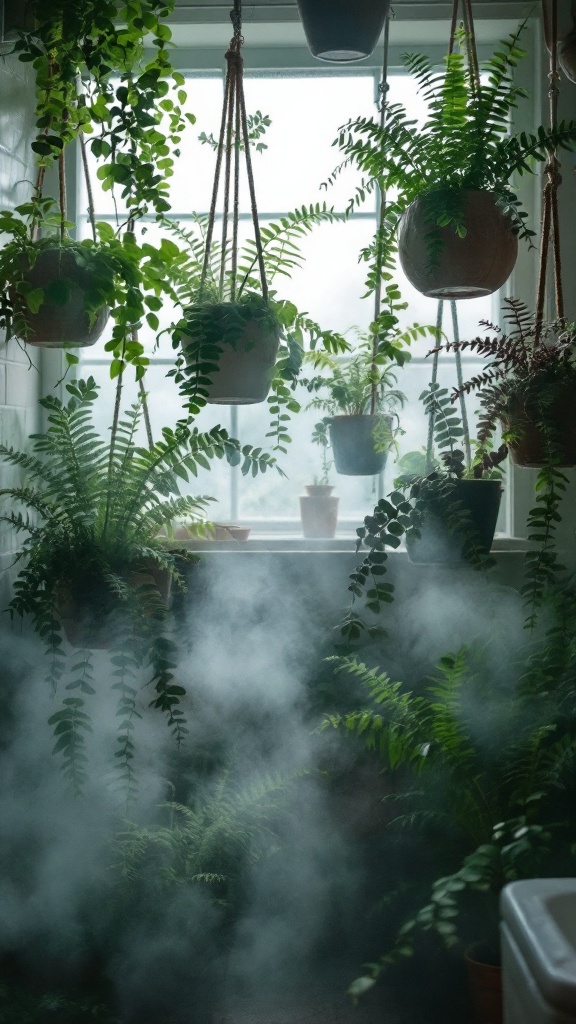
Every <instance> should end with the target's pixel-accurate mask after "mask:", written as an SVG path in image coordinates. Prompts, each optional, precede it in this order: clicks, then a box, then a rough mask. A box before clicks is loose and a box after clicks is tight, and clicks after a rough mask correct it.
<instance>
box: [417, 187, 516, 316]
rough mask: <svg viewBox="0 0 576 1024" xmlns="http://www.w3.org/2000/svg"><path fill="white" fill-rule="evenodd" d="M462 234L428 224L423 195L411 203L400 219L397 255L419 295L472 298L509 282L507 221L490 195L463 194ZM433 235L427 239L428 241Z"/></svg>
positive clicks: (512, 243)
mask: <svg viewBox="0 0 576 1024" xmlns="http://www.w3.org/2000/svg"><path fill="white" fill-rule="evenodd" d="M464 221H465V223H466V229H467V231H466V235H465V236H464V237H463V238H461V237H460V236H459V235H457V234H456V231H455V230H454V227H453V226H452V225H449V226H448V227H438V226H436V225H435V224H433V223H431V222H430V200H429V196H428V195H423V196H419V197H418V198H417V199H415V200H414V202H413V203H411V204H410V206H409V207H408V209H407V210H406V211H405V213H404V214H403V216H402V218H401V220H400V228H399V233H398V253H399V256H400V263H401V265H402V269H403V271H404V273H405V274H406V277H407V278H408V280H409V281H410V283H411V284H413V285H414V287H415V288H417V289H418V291H419V292H421V293H422V295H427V296H429V297H431V298H437V299H475V298H479V297H481V296H483V295H490V294H491V293H492V292H495V291H497V289H498V288H500V287H501V286H502V285H503V284H504V283H505V281H507V280H508V278H509V277H510V274H511V273H512V270H513V269H514V264H515V263H516V257H517V255H518V238H517V236H516V235H515V233H514V231H513V230H512V225H511V221H510V219H509V218H508V217H507V216H506V214H505V213H504V212H503V211H502V208H501V206H500V205H499V204H498V201H497V198H496V197H495V196H494V195H492V193H491V192H483V191H465V192H464ZM431 236H432V237H431Z"/></svg>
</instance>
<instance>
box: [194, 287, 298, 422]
mask: <svg viewBox="0 0 576 1024" xmlns="http://www.w3.org/2000/svg"><path fill="white" fill-rule="evenodd" d="M186 316H187V319H188V323H189V324H190V326H191V327H193V331H192V332H191V337H190V340H189V341H188V343H186V339H185V340H184V356H185V358H186V363H187V366H188V370H189V371H190V372H191V373H192V375H193V376H194V374H195V373H196V382H197V384H198V385H199V386H200V387H201V388H202V390H203V391H204V392H205V393H206V394H205V397H206V401H207V402H208V403H210V404H213V405H255V404H257V403H258V402H264V401H265V400H266V398H267V396H268V392H269V391H270V385H271V383H272V378H273V376H274V366H275V364H276V356H277V354H278V346H279V344H280V338H279V331H278V328H277V327H276V326H275V325H274V326H272V325H271V323H270V320H271V318H270V316H267V317H266V318H265V320H264V321H263V322H260V321H258V320H256V319H254V318H251V317H249V318H248V319H246V307H245V306H243V305H241V304H240V303H231V302H222V303H214V304H211V305H207V306H204V307H203V306H197V307H191V308H190V309H188V310H187V311H186ZM266 321H268V322H266ZM231 327H232V331H231ZM196 368H198V369H196Z"/></svg>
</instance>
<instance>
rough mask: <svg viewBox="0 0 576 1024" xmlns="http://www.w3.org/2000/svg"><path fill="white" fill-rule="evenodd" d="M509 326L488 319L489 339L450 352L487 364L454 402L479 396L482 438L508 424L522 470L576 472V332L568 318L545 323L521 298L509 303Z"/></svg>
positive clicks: (484, 324)
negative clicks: (482, 359) (555, 468)
mask: <svg viewBox="0 0 576 1024" xmlns="http://www.w3.org/2000/svg"><path fill="white" fill-rule="evenodd" d="M504 321H505V322H506V324H507V327H506V328H505V329H504V330H501V329H500V328H499V327H498V326H496V325H495V324H492V323H490V322H489V321H482V323H481V326H482V327H484V328H486V330H487V331H488V332H489V333H488V334H486V335H484V336H483V337H478V338H475V339H473V340H472V341H462V342H451V343H449V344H448V345H446V346H445V348H446V349H452V350H456V351H468V352H473V353H475V354H477V355H479V356H483V357H485V358H487V363H486V366H485V368H484V369H483V370H482V372H481V373H479V374H478V375H477V376H476V377H473V378H472V379H471V380H469V381H466V382H464V383H463V384H462V386H461V387H460V388H458V389H455V393H454V398H456V397H457V396H458V395H459V394H470V393H473V392H477V393H478V395H479V397H480V403H481V407H482V417H481V421H480V429H479V439H480V440H481V441H482V442H489V441H490V440H491V438H492V437H493V435H494V433H495V431H496V429H497V427H498V425H499V424H501V426H502V430H503V434H504V438H505V440H506V442H507V444H508V447H509V449H510V454H511V456H512V459H513V460H514V462H515V463H516V465H518V466H527V467H535V468H542V467H543V466H546V465H550V464H554V465H556V466H575V465H576V426H575V424H574V415H573V409H574V398H575V396H576V364H575V363H574V345H575V343H576V327H575V325H574V324H569V323H568V322H567V321H566V320H565V319H564V318H558V319H556V320H553V321H549V322H545V323H540V324H538V323H537V319H536V316H535V315H534V314H532V313H531V312H530V310H529V309H527V307H526V306H525V305H524V303H522V302H520V301H518V300H517V299H505V300H504Z"/></svg>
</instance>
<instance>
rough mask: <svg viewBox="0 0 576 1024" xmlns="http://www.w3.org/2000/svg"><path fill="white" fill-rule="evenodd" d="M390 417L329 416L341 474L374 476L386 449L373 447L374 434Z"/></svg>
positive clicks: (381, 463) (380, 465)
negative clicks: (383, 450)
mask: <svg viewBox="0 0 576 1024" xmlns="http://www.w3.org/2000/svg"><path fill="white" fill-rule="evenodd" d="M383 421H384V422H385V423H387V424H388V426H389V428H390V430H391V429H392V420H391V418H390V417H382V416H369V415H364V416H332V417H331V418H330V420H329V421H328V426H329V430H330V445H331V447H332V451H333V453H334V466H335V468H336V472H337V473H340V474H341V475H342V476H376V474H378V473H381V472H382V471H383V469H384V467H385V465H386V456H387V452H377V451H375V447H374V445H375V440H374V437H375V434H376V433H377V431H378V428H379V427H380V426H381V424H382V422H383Z"/></svg>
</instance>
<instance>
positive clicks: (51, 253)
mask: <svg viewBox="0 0 576 1024" xmlns="http://www.w3.org/2000/svg"><path fill="white" fill-rule="evenodd" d="M35 255H36V259H35V262H34V264H33V266H31V267H30V266H29V267H25V268H23V269H22V271H21V277H20V280H19V281H18V283H17V284H15V285H13V286H11V288H10V298H11V300H12V303H13V306H14V309H15V316H14V331H15V333H16V334H17V336H18V337H19V338H20V339H21V340H22V341H25V342H26V343H27V344H29V345H38V346H42V347H45V348H63V347H64V346H68V345H69V346H72V347H74V348H85V347H88V346H90V345H94V344H95V342H96V341H98V338H99V337H100V336H101V334H102V332H103V330H104V328H105V326H106V323H107V321H108V314H109V309H108V306H106V305H105V304H100V305H99V306H98V305H97V306H96V307H95V308H93V307H92V305H91V302H90V291H91V290H93V282H94V276H95V275H96V276H97V274H98V253H97V252H89V251H88V250H87V249H86V248H84V249H83V250H82V248H81V247H80V246H74V245H72V244H68V245H63V246H59V245H58V244H57V243H56V241H55V242H54V244H53V245H49V246H48V247H46V246H44V247H43V248H42V249H40V250H39V251H38V252H37V254H35ZM0 260H1V257H0ZM81 261H82V262H81ZM19 276H20V275H19ZM31 293H32V294H35V295H38V294H39V293H41V294H42V299H41V301H40V304H39V305H38V308H37V309H34V310H33V309H30V308H29V305H28V304H27V301H26V300H27V297H28V296H30V294H31ZM92 301H93V300H92Z"/></svg>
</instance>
